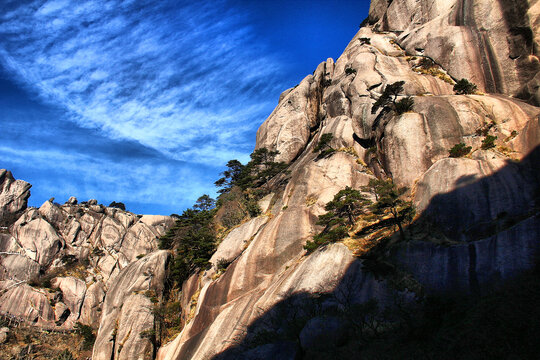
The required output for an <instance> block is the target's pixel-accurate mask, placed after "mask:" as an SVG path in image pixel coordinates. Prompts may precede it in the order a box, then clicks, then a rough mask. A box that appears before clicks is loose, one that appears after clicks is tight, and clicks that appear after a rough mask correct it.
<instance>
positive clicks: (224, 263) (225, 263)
mask: <svg viewBox="0 0 540 360" xmlns="http://www.w3.org/2000/svg"><path fill="white" fill-rule="evenodd" d="M231 262H232V261H229V260H227V259H223V258H221V259H218V261H217V263H216V266H217V268H218V270H225V269H227V267H229V265H231Z"/></svg>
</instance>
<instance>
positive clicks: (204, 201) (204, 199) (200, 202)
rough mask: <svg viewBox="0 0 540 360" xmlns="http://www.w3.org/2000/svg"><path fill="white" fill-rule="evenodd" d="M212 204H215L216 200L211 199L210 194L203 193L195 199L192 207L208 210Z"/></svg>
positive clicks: (211, 207) (212, 206)
mask: <svg viewBox="0 0 540 360" xmlns="http://www.w3.org/2000/svg"><path fill="white" fill-rule="evenodd" d="M214 206H216V200H214V199H212V198H211V197H210V195H207V194H204V195H202V196H200V197H199V198H198V199H197V201H196V202H195V205H193V208H194V209H197V210H201V211H209V210H212V209H213V208H214Z"/></svg>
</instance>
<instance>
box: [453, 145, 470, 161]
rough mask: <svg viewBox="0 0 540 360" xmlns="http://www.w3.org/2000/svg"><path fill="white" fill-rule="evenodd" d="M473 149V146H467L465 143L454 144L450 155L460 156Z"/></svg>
mask: <svg viewBox="0 0 540 360" xmlns="http://www.w3.org/2000/svg"><path fill="white" fill-rule="evenodd" d="M471 150H472V146H466V145H465V144H464V143H459V144H456V145H454V146H453V147H452V148H451V149H450V150H449V153H450V157H453V158H458V157H462V156H465V155H467V154H468V153H470V152H471Z"/></svg>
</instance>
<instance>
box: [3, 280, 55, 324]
mask: <svg viewBox="0 0 540 360" xmlns="http://www.w3.org/2000/svg"><path fill="white" fill-rule="evenodd" d="M4 290H6V291H5V292H4V293H3V294H2V296H0V313H3V314H11V315H12V316H15V317H17V318H20V319H24V320H26V321H28V322H29V323H34V324H38V325H53V324H54V320H55V314H54V310H53V309H52V308H51V305H50V304H49V299H48V298H47V296H45V294H43V293H42V292H40V291H37V290H35V289H33V288H32V287H31V286H29V285H27V284H19V285H16V284H15V283H13V284H12V285H10V286H7V287H5V288H4Z"/></svg>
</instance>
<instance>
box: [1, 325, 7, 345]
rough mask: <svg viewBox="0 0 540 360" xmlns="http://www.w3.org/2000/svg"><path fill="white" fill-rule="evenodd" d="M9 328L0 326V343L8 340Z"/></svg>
mask: <svg viewBox="0 0 540 360" xmlns="http://www.w3.org/2000/svg"><path fill="white" fill-rule="evenodd" d="M8 336H9V328H7V327H3V328H0V344H3V343H5V342H6V341H7V340H8Z"/></svg>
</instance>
